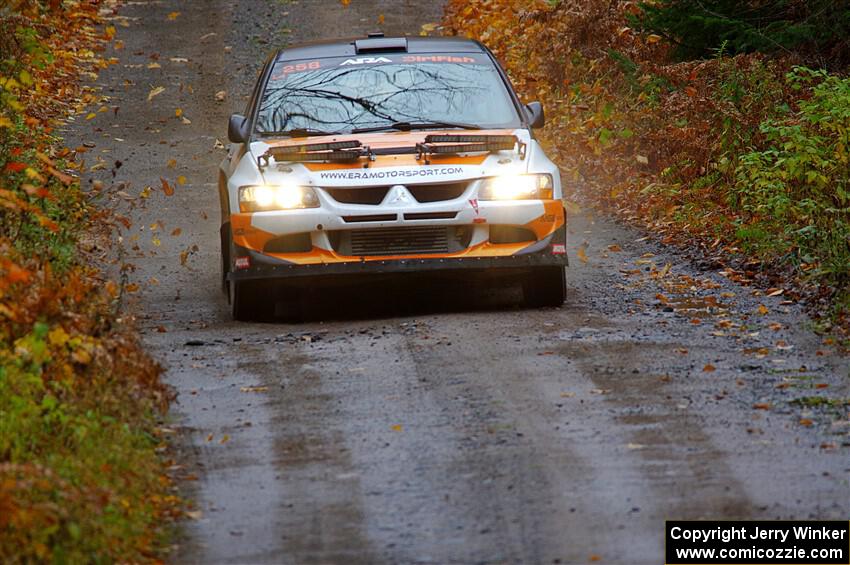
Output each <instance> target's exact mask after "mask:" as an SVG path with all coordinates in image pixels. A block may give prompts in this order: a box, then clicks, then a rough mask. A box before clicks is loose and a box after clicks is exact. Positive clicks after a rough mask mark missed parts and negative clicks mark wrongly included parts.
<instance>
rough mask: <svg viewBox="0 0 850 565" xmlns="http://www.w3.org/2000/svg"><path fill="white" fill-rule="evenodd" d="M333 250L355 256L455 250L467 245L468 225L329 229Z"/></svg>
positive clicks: (417, 253)
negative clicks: (330, 230) (332, 230)
mask: <svg viewBox="0 0 850 565" xmlns="http://www.w3.org/2000/svg"><path fill="white" fill-rule="evenodd" d="M328 236H329V238H330V241H331V244H332V245H333V248H334V250H335V251H336V252H337V253H339V254H341V255H352V256H356V257H365V256H374V255H431V254H435V253H454V252H457V251H461V250H463V249H466V247H468V246H469V242H470V238H471V236H472V231H471V229H470V228H469V226H421V227H399V228H374V229H362V230H340V231H334V232H329V233H328Z"/></svg>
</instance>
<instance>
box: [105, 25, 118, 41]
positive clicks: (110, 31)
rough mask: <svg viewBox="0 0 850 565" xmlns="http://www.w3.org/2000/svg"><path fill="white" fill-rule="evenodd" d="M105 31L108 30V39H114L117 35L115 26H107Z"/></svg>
mask: <svg viewBox="0 0 850 565" xmlns="http://www.w3.org/2000/svg"><path fill="white" fill-rule="evenodd" d="M105 31H106V37H107V38H108V39H112V38H113V37H115V32H116V29H115V26H106V30H105Z"/></svg>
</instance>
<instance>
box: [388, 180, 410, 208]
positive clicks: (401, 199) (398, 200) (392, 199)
mask: <svg viewBox="0 0 850 565" xmlns="http://www.w3.org/2000/svg"><path fill="white" fill-rule="evenodd" d="M413 201H414V198H413V195H412V194H410V191H408V190H407V188H405V187H404V186H402V185H400V184H397V185H395V186H394V187H392V188H391V189H390V193H389V195H387V200H386V203H387V204H392V205H395V206H406V205H408V204H412V203H413Z"/></svg>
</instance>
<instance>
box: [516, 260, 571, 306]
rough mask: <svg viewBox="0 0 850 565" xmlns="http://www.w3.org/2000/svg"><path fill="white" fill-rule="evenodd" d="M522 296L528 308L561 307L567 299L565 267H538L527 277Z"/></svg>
mask: <svg viewBox="0 0 850 565" xmlns="http://www.w3.org/2000/svg"><path fill="white" fill-rule="evenodd" d="M522 296H523V301H524V303H525V305H526V306H529V307H531V308H540V307H544V306H560V305H561V304H563V303H564V300H566V298H567V275H566V272H565V270H564V268H563V267H538V268H536V269H533V270H532V271H531V272H530V273H528V274H527V275H526V276H525V280H523V282H522Z"/></svg>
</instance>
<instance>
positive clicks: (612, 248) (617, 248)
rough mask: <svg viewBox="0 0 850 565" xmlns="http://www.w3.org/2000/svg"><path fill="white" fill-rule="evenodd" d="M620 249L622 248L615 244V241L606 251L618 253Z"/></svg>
mask: <svg viewBox="0 0 850 565" xmlns="http://www.w3.org/2000/svg"><path fill="white" fill-rule="evenodd" d="M622 250H623V248H622V247H620V246H619V245H617V244H616V243H615V244H613V245H609V246H608V251H611V252H612V253H619V252H620V251H622Z"/></svg>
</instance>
